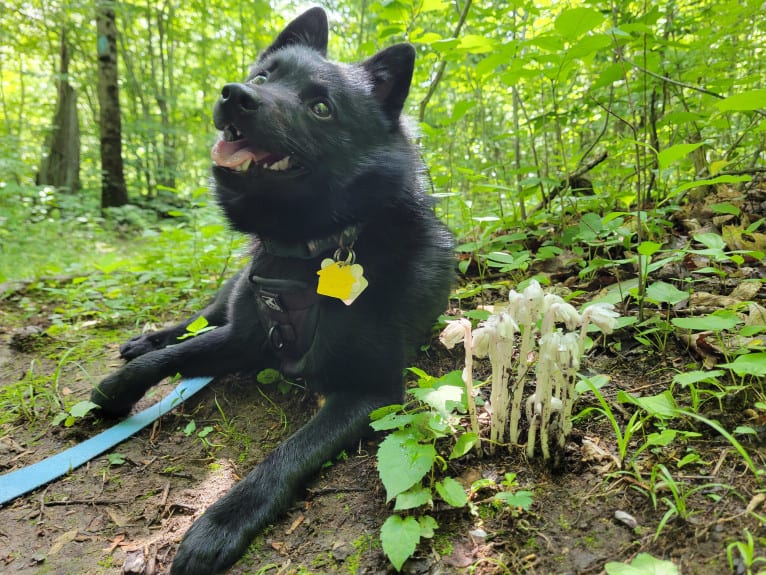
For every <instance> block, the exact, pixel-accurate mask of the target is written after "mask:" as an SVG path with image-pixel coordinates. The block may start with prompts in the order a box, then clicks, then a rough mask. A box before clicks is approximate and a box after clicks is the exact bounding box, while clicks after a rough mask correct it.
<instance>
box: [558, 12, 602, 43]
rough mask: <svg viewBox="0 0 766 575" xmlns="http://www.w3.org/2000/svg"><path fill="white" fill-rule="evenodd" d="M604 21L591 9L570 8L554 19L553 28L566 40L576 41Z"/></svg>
mask: <svg viewBox="0 0 766 575" xmlns="http://www.w3.org/2000/svg"><path fill="white" fill-rule="evenodd" d="M603 21H604V16H603V15H602V14H601V12H599V11H598V10H594V9H593V8H585V7H580V8H570V9H569V10H564V11H563V12H562V13H561V14H559V15H558V18H556V22H555V23H554V26H555V28H556V30H557V31H558V33H559V34H561V35H562V36H563V37H564V38H565V39H566V40H568V41H570V42H571V41H572V40H576V39H577V38H579V37H580V36H582V35H583V34H585V33H586V32H590V31H591V30H593V29H594V28H595V27H596V26H598V25H599V24H601V23H602V22H603Z"/></svg>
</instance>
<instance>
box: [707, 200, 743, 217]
mask: <svg viewBox="0 0 766 575" xmlns="http://www.w3.org/2000/svg"><path fill="white" fill-rule="evenodd" d="M710 210H711V211H712V212H713V213H715V214H731V215H732V216H738V215H739V214H740V213H741V212H742V210H740V209H739V208H738V207H737V206H735V205H734V204H729V203H726V202H724V203H722V204H713V205H711V206H710Z"/></svg>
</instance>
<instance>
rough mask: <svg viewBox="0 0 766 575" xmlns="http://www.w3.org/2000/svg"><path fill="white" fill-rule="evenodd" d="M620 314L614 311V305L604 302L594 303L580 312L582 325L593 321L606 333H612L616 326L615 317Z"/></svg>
mask: <svg viewBox="0 0 766 575" xmlns="http://www.w3.org/2000/svg"><path fill="white" fill-rule="evenodd" d="M618 317H620V314H619V313H617V312H616V311H614V305H612V304H611V303H606V302H599V303H594V304H593V305H591V306H588V307H587V308H585V311H584V312H582V322H583V325H585V324H587V323H588V322H593V323H594V324H596V326H597V327H598V328H599V329H600V330H601V331H603V332H604V333H606V334H610V333H612V332H613V331H614V330H615V329H616V328H617V318H618Z"/></svg>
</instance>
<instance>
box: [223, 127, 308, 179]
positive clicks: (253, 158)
mask: <svg viewBox="0 0 766 575" xmlns="http://www.w3.org/2000/svg"><path fill="white" fill-rule="evenodd" d="M210 157H211V158H212V159H213V162H214V163H215V164H216V165H217V166H221V167H224V168H229V169H230V170H234V171H235V172H243V173H244V172H247V171H248V170H249V169H250V168H251V166H257V167H260V168H262V169H263V170H268V171H271V172H286V171H288V170H293V169H296V168H299V167H300V164H299V163H298V162H297V161H296V160H295V159H293V157H292V156H288V155H285V154H278V153H275V152H269V151H267V150H262V149H260V148H258V147H256V146H254V145H253V144H252V143H251V142H250V141H248V140H247V138H245V137H244V136H243V135H242V133H241V132H240V131H239V130H237V128H236V127H235V126H234V125H232V124H229V125H228V126H226V127H225V128H224V129H223V130H222V137H221V139H220V140H219V141H218V142H216V143H215V145H213V148H212V149H211V150H210Z"/></svg>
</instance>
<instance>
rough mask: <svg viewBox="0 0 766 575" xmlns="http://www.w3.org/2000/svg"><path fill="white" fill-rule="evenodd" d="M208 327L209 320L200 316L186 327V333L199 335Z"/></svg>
mask: <svg viewBox="0 0 766 575" xmlns="http://www.w3.org/2000/svg"><path fill="white" fill-rule="evenodd" d="M207 326H208V322H207V319H206V318H205V317H204V316H199V317H198V318H197V319H195V320H194V321H193V322H191V323H190V324H189V325H187V326H186V331H188V332H189V333H197V332H198V331H200V330H202V329H205V328H206V327H207Z"/></svg>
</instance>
